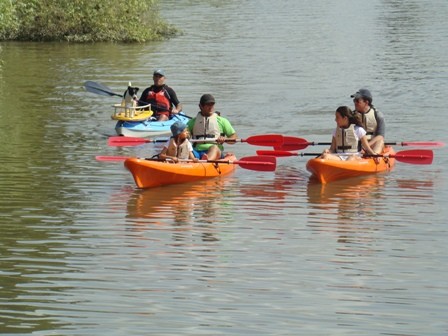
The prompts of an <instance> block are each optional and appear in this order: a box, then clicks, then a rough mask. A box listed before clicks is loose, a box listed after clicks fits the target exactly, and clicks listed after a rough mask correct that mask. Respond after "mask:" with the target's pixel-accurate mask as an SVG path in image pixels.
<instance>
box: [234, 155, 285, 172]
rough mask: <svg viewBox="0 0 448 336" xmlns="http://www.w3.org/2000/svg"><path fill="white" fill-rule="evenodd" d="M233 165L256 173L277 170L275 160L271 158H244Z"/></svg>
mask: <svg viewBox="0 0 448 336" xmlns="http://www.w3.org/2000/svg"><path fill="white" fill-rule="evenodd" d="M233 163H235V164H238V165H239V166H240V167H241V168H245V169H250V170H257V171H274V170H275V169H276V168H277V160H276V158H275V157H273V156H246V157H243V158H241V160H237V161H233Z"/></svg>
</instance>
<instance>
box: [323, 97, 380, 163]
mask: <svg viewBox="0 0 448 336" xmlns="http://www.w3.org/2000/svg"><path fill="white" fill-rule="evenodd" d="M335 121H336V125H337V127H336V129H335V130H334V131H333V138H332V141H331V147H330V148H329V149H326V150H324V152H323V153H322V155H321V158H323V159H326V160H339V161H341V160H361V159H362V154H363V153H365V154H370V155H376V154H377V153H375V152H374V151H373V149H372V148H371V147H370V145H369V141H368V139H367V136H366V135H367V132H366V130H365V129H364V128H363V127H362V120H361V118H360V116H359V115H358V114H355V113H353V111H352V110H351V109H350V108H349V107H348V106H339V107H338V108H337V109H336V112H335ZM362 150H363V153H361V151H362ZM339 153H340V154H342V153H343V154H344V155H340V154H339ZM338 154H339V155H338ZM376 159H378V158H376Z"/></svg>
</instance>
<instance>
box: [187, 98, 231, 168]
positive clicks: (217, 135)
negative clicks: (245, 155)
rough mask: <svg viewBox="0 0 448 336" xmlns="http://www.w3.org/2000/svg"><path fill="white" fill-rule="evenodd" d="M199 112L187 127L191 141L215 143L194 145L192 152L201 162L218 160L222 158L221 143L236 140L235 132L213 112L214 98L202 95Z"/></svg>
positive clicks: (225, 120)
mask: <svg viewBox="0 0 448 336" xmlns="http://www.w3.org/2000/svg"><path fill="white" fill-rule="evenodd" d="M199 109H200V111H199V112H198V114H197V115H196V117H195V118H193V119H191V120H189V121H188V123H187V126H188V130H189V131H190V134H191V135H192V138H193V139H199V140H209V141H212V142H215V143H195V146H194V152H195V156H196V157H197V158H200V159H202V160H218V159H220V158H222V157H224V152H223V151H224V147H223V143H224V142H228V143H234V142H229V141H228V139H236V132H235V130H234V128H233V127H232V125H231V123H230V121H229V120H227V119H226V118H224V117H221V116H220V115H219V114H218V113H216V112H215V98H214V97H213V96H212V95H211V94H204V95H202V97H201V99H200V101H199Z"/></svg>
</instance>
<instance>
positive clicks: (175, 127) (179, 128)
mask: <svg viewBox="0 0 448 336" xmlns="http://www.w3.org/2000/svg"><path fill="white" fill-rule="evenodd" d="M186 127H187V125H185V124H184V123H183V122H181V121H176V122H175V123H174V124H172V125H171V133H172V134H173V136H178V135H179V134H181V133H182V132H183V131H184V129H185V128H186Z"/></svg>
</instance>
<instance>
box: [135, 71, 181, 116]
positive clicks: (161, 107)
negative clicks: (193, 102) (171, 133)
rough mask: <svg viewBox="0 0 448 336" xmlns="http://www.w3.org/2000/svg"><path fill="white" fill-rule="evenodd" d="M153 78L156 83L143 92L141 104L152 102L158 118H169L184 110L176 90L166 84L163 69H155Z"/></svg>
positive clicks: (152, 108)
mask: <svg viewBox="0 0 448 336" xmlns="http://www.w3.org/2000/svg"><path fill="white" fill-rule="evenodd" d="M152 79H153V81H154V84H153V85H151V86H150V87H148V88H146V89H145V90H144V91H143V92H142V95H141V97H140V101H139V105H140V106H143V105H148V104H151V110H152V111H153V112H154V117H156V118H157V120H159V121H164V120H168V119H170V116H171V115H172V114H177V113H179V112H180V111H182V104H181V103H180V102H179V99H178V98H177V95H176V92H175V91H174V90H173V89H172V88H171V87H169V86H168V85H166V84H165V80H166V78H165V71H164V70H163V69H156V70H154V73H153V76H152Z"/></svg>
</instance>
